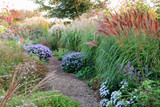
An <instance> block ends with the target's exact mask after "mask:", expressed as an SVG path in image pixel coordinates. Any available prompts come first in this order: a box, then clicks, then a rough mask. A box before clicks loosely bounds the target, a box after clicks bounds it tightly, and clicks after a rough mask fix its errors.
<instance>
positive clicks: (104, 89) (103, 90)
mask: <svg viewBox="0 0 160 107" xmlns="http://www.w3.org/2000/svg"><path fill="white" fill-rule="evenodd" d="M107 82H108V78H107V79H106V81H105V82H103V84H102V85H101V88H100V89H99V92H100V95H101V97H102V98H105V97H106V96H107V95H108V94H109V90H108V87H107Z"/></svg>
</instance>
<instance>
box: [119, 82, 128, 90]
mask: <svg viewBox="0 0 160 107" xmlns="http://www.w3.org/2000/svg"><path fill="white" fill-rule="evenodd" d="M120 86H121V88H120V89H124V88H127V87H128V83H127V82H126V81H121V82H120Z"/></svg>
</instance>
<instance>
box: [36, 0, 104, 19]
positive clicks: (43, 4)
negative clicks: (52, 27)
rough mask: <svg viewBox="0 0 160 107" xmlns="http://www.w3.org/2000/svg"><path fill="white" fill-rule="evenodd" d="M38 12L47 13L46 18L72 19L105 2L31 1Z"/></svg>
mask: <svg viewBox="0 0 160 107" xmlns="http://www.w3.org/2000/svg"><path fill="white" fill-rule="evenodd" d="M33 1H34V2H35V3H36V4H39V5H40V7H39V9H38V10H39V11H47V15H46V16H47V17H57V18H70V19H74V18H76V17H78V16H80V15H81V14H83V13H85V12H87V11H88V10H91V9H94V8H100V7H102V6H103V5H104V4H105V3H106V1H107V0H103V1H101V0H94V2H92V1H91V0H33Z"/></svg>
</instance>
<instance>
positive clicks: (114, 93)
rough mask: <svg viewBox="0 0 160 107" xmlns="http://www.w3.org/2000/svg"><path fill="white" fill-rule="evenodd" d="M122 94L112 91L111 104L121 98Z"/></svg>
mask: <svg viewBox="0 0 160 107" xmlns="http://www.w3.org/2000/svg"><path fill="white" fill-rule="evenodd" d="M121 95H122V92H121V91H120V90H118V91H114V92H112V94H111V102H113V103H114V104H116V102H117V101H118V100H119V99H120V98H121Z"/></svg>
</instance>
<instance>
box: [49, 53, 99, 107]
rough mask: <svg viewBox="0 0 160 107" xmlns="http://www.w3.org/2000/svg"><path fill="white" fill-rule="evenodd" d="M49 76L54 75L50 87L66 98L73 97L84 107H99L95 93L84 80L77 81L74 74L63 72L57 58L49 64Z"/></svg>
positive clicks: (53, 58) (54, 57)
mask: <svg viewBox="0 0 160 107" xmlns="http://www.w3.org/2000/svg"><path fill="white" fill-rule="evenodd" d="M47 66H48V68H49V73H48V75H49V74H51V73H54V77H53V79H52V80H51V82H50V85H51V86H52V88H53V89H54V90H58V92H59V93H62V94H63V95H65V96H69V97H71V98H72V99H73V100H75V101H77V102H79V103H80V104H81V106H82V107H99V102H98V101H97V99H96V98H95V92H94V91H93V90H92V89H90V88H89V87H88V85H87V84H86V83H85V82H83V81H82V80H79V79H77V78H76V77H75V76H74V75H73V74H70V73H65V72H63V71H62V70H61V61H58V58H57V57H56V56H53V57H52V59H51V60H50V61H49V62H48V65H47Z"/></svg>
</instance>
